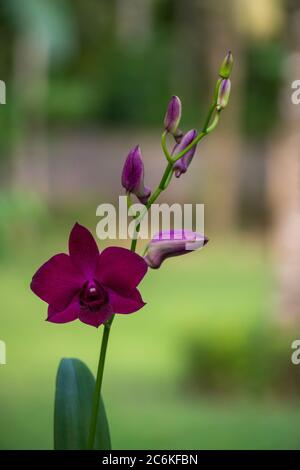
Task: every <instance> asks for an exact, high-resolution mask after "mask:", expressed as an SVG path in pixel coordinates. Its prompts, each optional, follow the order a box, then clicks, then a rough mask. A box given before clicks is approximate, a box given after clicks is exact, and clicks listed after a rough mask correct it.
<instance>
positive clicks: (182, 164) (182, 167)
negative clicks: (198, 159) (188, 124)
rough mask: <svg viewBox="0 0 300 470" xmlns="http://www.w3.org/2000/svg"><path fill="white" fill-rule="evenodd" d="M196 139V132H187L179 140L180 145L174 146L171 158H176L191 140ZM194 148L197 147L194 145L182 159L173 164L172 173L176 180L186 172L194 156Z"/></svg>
mask: <svg viewBox="0 0 300 470" xmlns="http://www.w3.org/2000/svg"><path fill="white" fill-rule="evenodd" d="M196 137H197V131H196V130H195V129H192V130H190V131H188V132H187V133H186V134H185V135H184V136H183V137H182V139H181V141H180V143H179V144H177V145H175V147H174V149H173V151H172V156H173V157H176V155H178V154H179V153H180V152H182V150H184V149H185V148H186V147H187V146H188V145H190V144H191V143H192V142H193V140H194V139H195V138H196ZM196 147H197V145H194V146H193V147H192V148H191V149H190V150H189V151H188V152H187V153H186V154H185V155H184V156H183V157H181V158H180V159H179V160H177V162H176V163H175V164H174V172H175V176H176V178H179V176H180V175H181V174H182V173H185V172H186V170H187V169H188V167H189V165H190V163H191V161H192V159H193V156H194V155H195V152H196Z"/></svg>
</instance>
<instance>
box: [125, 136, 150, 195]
mask: <svg viewBox="0 0 300 470" xmlns="http://www.w3.org/2000/svg"><path fill="white" fill-rule="evenodd" d="M122 186H123V188H125V189H126V191H127V192H128V193H132V194H135V195H136V196H137V198H138V199H139V201H140V202H141V203H142V204H147V202H148V199H149V197H150V194H151V190H150V189H149V188H147V187H146V186H145V185H144V163H143V159H142V154H141V150H140V147H139V146H138V145H137V146H136V147H134V148H133V149H132V150H131V151H130V152H129V154H128V156H127V158H126V161H125V163H124V167H123V172H122Z"/></svg>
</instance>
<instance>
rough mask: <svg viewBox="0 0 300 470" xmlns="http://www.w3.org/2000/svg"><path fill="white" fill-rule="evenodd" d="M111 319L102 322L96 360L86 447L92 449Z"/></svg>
mask: <svg viewBox="0 0 300 470" xmlns="http://www.w3.org/2000/svg"><path fill="white" fill-rule="evenodd" d="M113 319H114V315H112V317H111V318H110V320H108V322H106V323H105V324H104V330H103V336H102V343H101V349H100V356H99V362H98V370H97V379H96V384H95V389H94V396H93V403H92V414H91V422H90V430H89V436H88V444H87V448H88V449H89V450H92V449H93V448H94V443H95V436H96V431H97V421H98V413H99V404H100V397H101V387H102V381H103V372H104V364H105V357H106V350H107V344H108V338H109V333H110V327H111V324H112V322H113Z"/></svg>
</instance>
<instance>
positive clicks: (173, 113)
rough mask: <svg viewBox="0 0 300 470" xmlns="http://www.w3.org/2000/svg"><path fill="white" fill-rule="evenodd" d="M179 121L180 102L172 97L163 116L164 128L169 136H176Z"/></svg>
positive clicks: (175, 97)
mask: <svg viewBox="0 0 300 470" xmlns="http://www.w3.org/2000/svg"><path fill="white" fill-rule="evenodd" d="M180 119H181V101H180V99H179V98H178V96H172V98H171V100H170V102H169V104H168V108H167V112H166V115H165V120H164V126H165V129H166V131H168V132H170V134H173V135H174V136H175V135H176V131H177V128H178V125H179V122H180Z"/></svg>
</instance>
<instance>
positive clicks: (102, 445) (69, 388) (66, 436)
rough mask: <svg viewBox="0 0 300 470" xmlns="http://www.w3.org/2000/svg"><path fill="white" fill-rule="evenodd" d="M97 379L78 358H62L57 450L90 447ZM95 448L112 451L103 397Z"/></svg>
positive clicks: (57, 400)
mask: <svg viewBox="0 0 300 470" xmlns="http://www.w3.org/2000/svg"><path fill="white" fill-rule="evenodd" d="M94 388H95V379H94V376H93V374H92V373H91V371H90V370H89V369H88V367H87V366H86V365H85V364H84V363H83V362H82V361H80V360H79V359H62V360H61V362H60V365H59V368H58V372H57V378H56V393H55V410H54V449H55V450H75V449H77V450H81V449H86V448H87V439H88V433H89V425H90V418H91V407H92V400H93V393H94ZM94 449H97V450H110V449H111V442H110V435H109V427H108V421H107V417H106V413H105V408H104V403H103V400H102V398H101V400H100V405H99V412H98V422H97V432H96V438H95V445H94Z"/></svg>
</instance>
